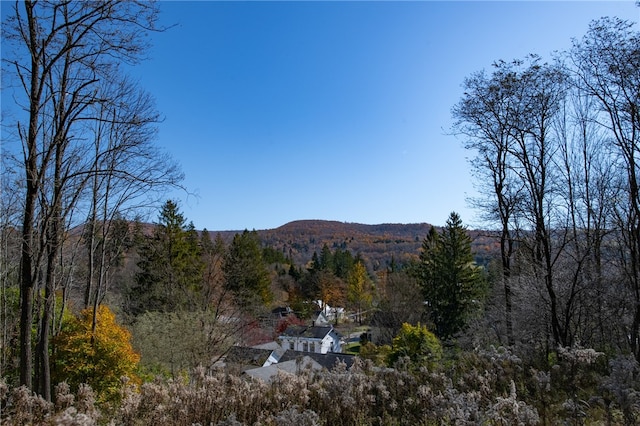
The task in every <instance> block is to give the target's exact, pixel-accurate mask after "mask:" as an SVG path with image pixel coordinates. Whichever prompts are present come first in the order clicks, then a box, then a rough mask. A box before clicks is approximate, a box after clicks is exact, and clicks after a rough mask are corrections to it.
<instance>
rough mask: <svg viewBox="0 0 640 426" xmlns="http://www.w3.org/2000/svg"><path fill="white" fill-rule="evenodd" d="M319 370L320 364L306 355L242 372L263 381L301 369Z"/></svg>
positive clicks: (295, 372) (297, 371)
mask: <svg viewBox="0 0 640 426" xmlns="http://www.w3.org/2000/svg"><path fill="white" fill-rule="evenodd" d="M305 369H312V370H321V369H322V366H321V365H320V364H318V363H317V362H316V361H314V360H313V359H312V358H310V357H308V356H304V357H301V359H300V360H297V359H293V360H289V361H286V362H279V363H277V364H271V365H269V366H267V367H261V368H254V369H251V370H246V371H245V372H244V374H246V375H248V376H251V377H253V378H256V379H260V380H262V381H264V382H267V383H268V382H270V381H271V380H273V378H274V377H276V376H277V375H278V374H292V375H294V374H297V373H299V372H300V371H302V370H305Z"/></svg>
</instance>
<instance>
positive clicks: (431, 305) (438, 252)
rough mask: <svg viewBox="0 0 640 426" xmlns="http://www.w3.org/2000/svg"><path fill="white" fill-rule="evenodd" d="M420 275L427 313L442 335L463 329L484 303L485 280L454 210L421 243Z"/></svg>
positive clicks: (452, 334)
mask: <svg viewBox="0 0 640 426" xmlns="http://www.w3.org/2000/svg"><path fill="white" fill-rule="evenodd" d="M420 262H421V263H420V268H419V270H420V279H421V283H422V289H423V293H424V297H425V301H426V304H427V309H428V313H429V315H430V317H431V320H432V322H433V324H434V327H435V333H436V335H437V336H438V337H439V338H441V339H448V338H451V337H453V336H454V335H455V334H456V333H458V332H459V331H461V330H462V329H463V328H464V327H465V325H466V324H467V321H468V320H469V318H470V317H471V316H472V315H473V314H474V313H475V312H476V311H477V309H478V308H479V307H480V306H481V302H482V300H483V298H484V295H485V292H486V290H485V280H484V275H483V273H482V270H481V268H479V267H478V266H477V265H476V264H475V262H474V260H473V254H472V252H471V238H470V237H469V235H468V234H467V231H466V229H465V227H464V226H463V225H462V221H461V219H460V216H459V215H458V214H457V213H455V212H452V213H451V214H450V215H449V218H448V219H447V223H446V226H445V227H444V229H442V231H441V232H440V233H439V234H438V233H437V232H436V231H435V229H434V228H431V230H430V232H429V235H427V237H426V238H425V240H424V242H423V244H422V253H421V254H420Z"/></svg>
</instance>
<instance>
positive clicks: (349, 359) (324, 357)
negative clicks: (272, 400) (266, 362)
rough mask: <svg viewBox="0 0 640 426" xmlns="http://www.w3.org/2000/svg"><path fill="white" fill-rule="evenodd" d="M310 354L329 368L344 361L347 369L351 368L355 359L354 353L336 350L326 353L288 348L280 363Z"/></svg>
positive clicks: (313, 358)
mask: <svg viewBox="0 0 640 426" xmlns="http://www.w3.org/2000/svg"><path fill="white" fill-rule="evenodd" d="M305 356H308V357H309V358H311V359H312V360H314V361H315V362H317V363H318V364H320V365H321V366H322V367H324V368H326V369H327V370H331V369H333V368H334V367H335V366H336V364H337V363H338V362H344V363H345V364H346V366H347V369H349V368H351V366H352V365H353V361H354V359H355V356H354V355H349V354H339V353H335V352H329V353H326V354H319V353H316V352H301V351H292V350H287V351H286V352H285V353H284V354H283V355H282V356H281V357H280V360H279V361H278V363H281V362H286V361H292V360H296V359H299V358H303V357H305Z"/></svg>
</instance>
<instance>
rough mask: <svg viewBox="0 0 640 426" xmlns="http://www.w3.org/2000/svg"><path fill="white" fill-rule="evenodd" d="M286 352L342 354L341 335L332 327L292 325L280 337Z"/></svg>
mask: <svg viewBox="0 0 640 426" xmlns="http://www.w3.org/2000/svg"><path fill="white" fill-rule="evenodd" d="M278 340H280V345H281V346H282V348H283V349H285V350H292V351H299V352H312V353H319V354H326V353H329V352H336V353H340V352H342V345H341V342H340V335H339V334H338V333H337V332H336V331H335V330H334V329H333V327H332V326H330V325H329V326H305V325H290V326H289V327H287V329H286V330H284V331H283V332H282V334H281V335H280V336H279V337H278Z"/></svg>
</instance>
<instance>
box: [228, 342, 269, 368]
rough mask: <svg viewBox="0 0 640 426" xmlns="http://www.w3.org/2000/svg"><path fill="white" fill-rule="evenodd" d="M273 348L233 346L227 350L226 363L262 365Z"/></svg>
mask: <svg viewBox="0 0 640 426" xmlns="http://www.w3.org/2000/svg"><path fill="white" fill-rule="evenodd" d="M272 352H273V350H271V349H258V348H247V347H244V346H232V347H231V348H230V349H229V352H227V356H226V357H225V362H226V363H232V364H241V365H254V366H256V367H262V366H263V365H264V363H265V362H267V359H269V356H271V353H272Z"/></svg>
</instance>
